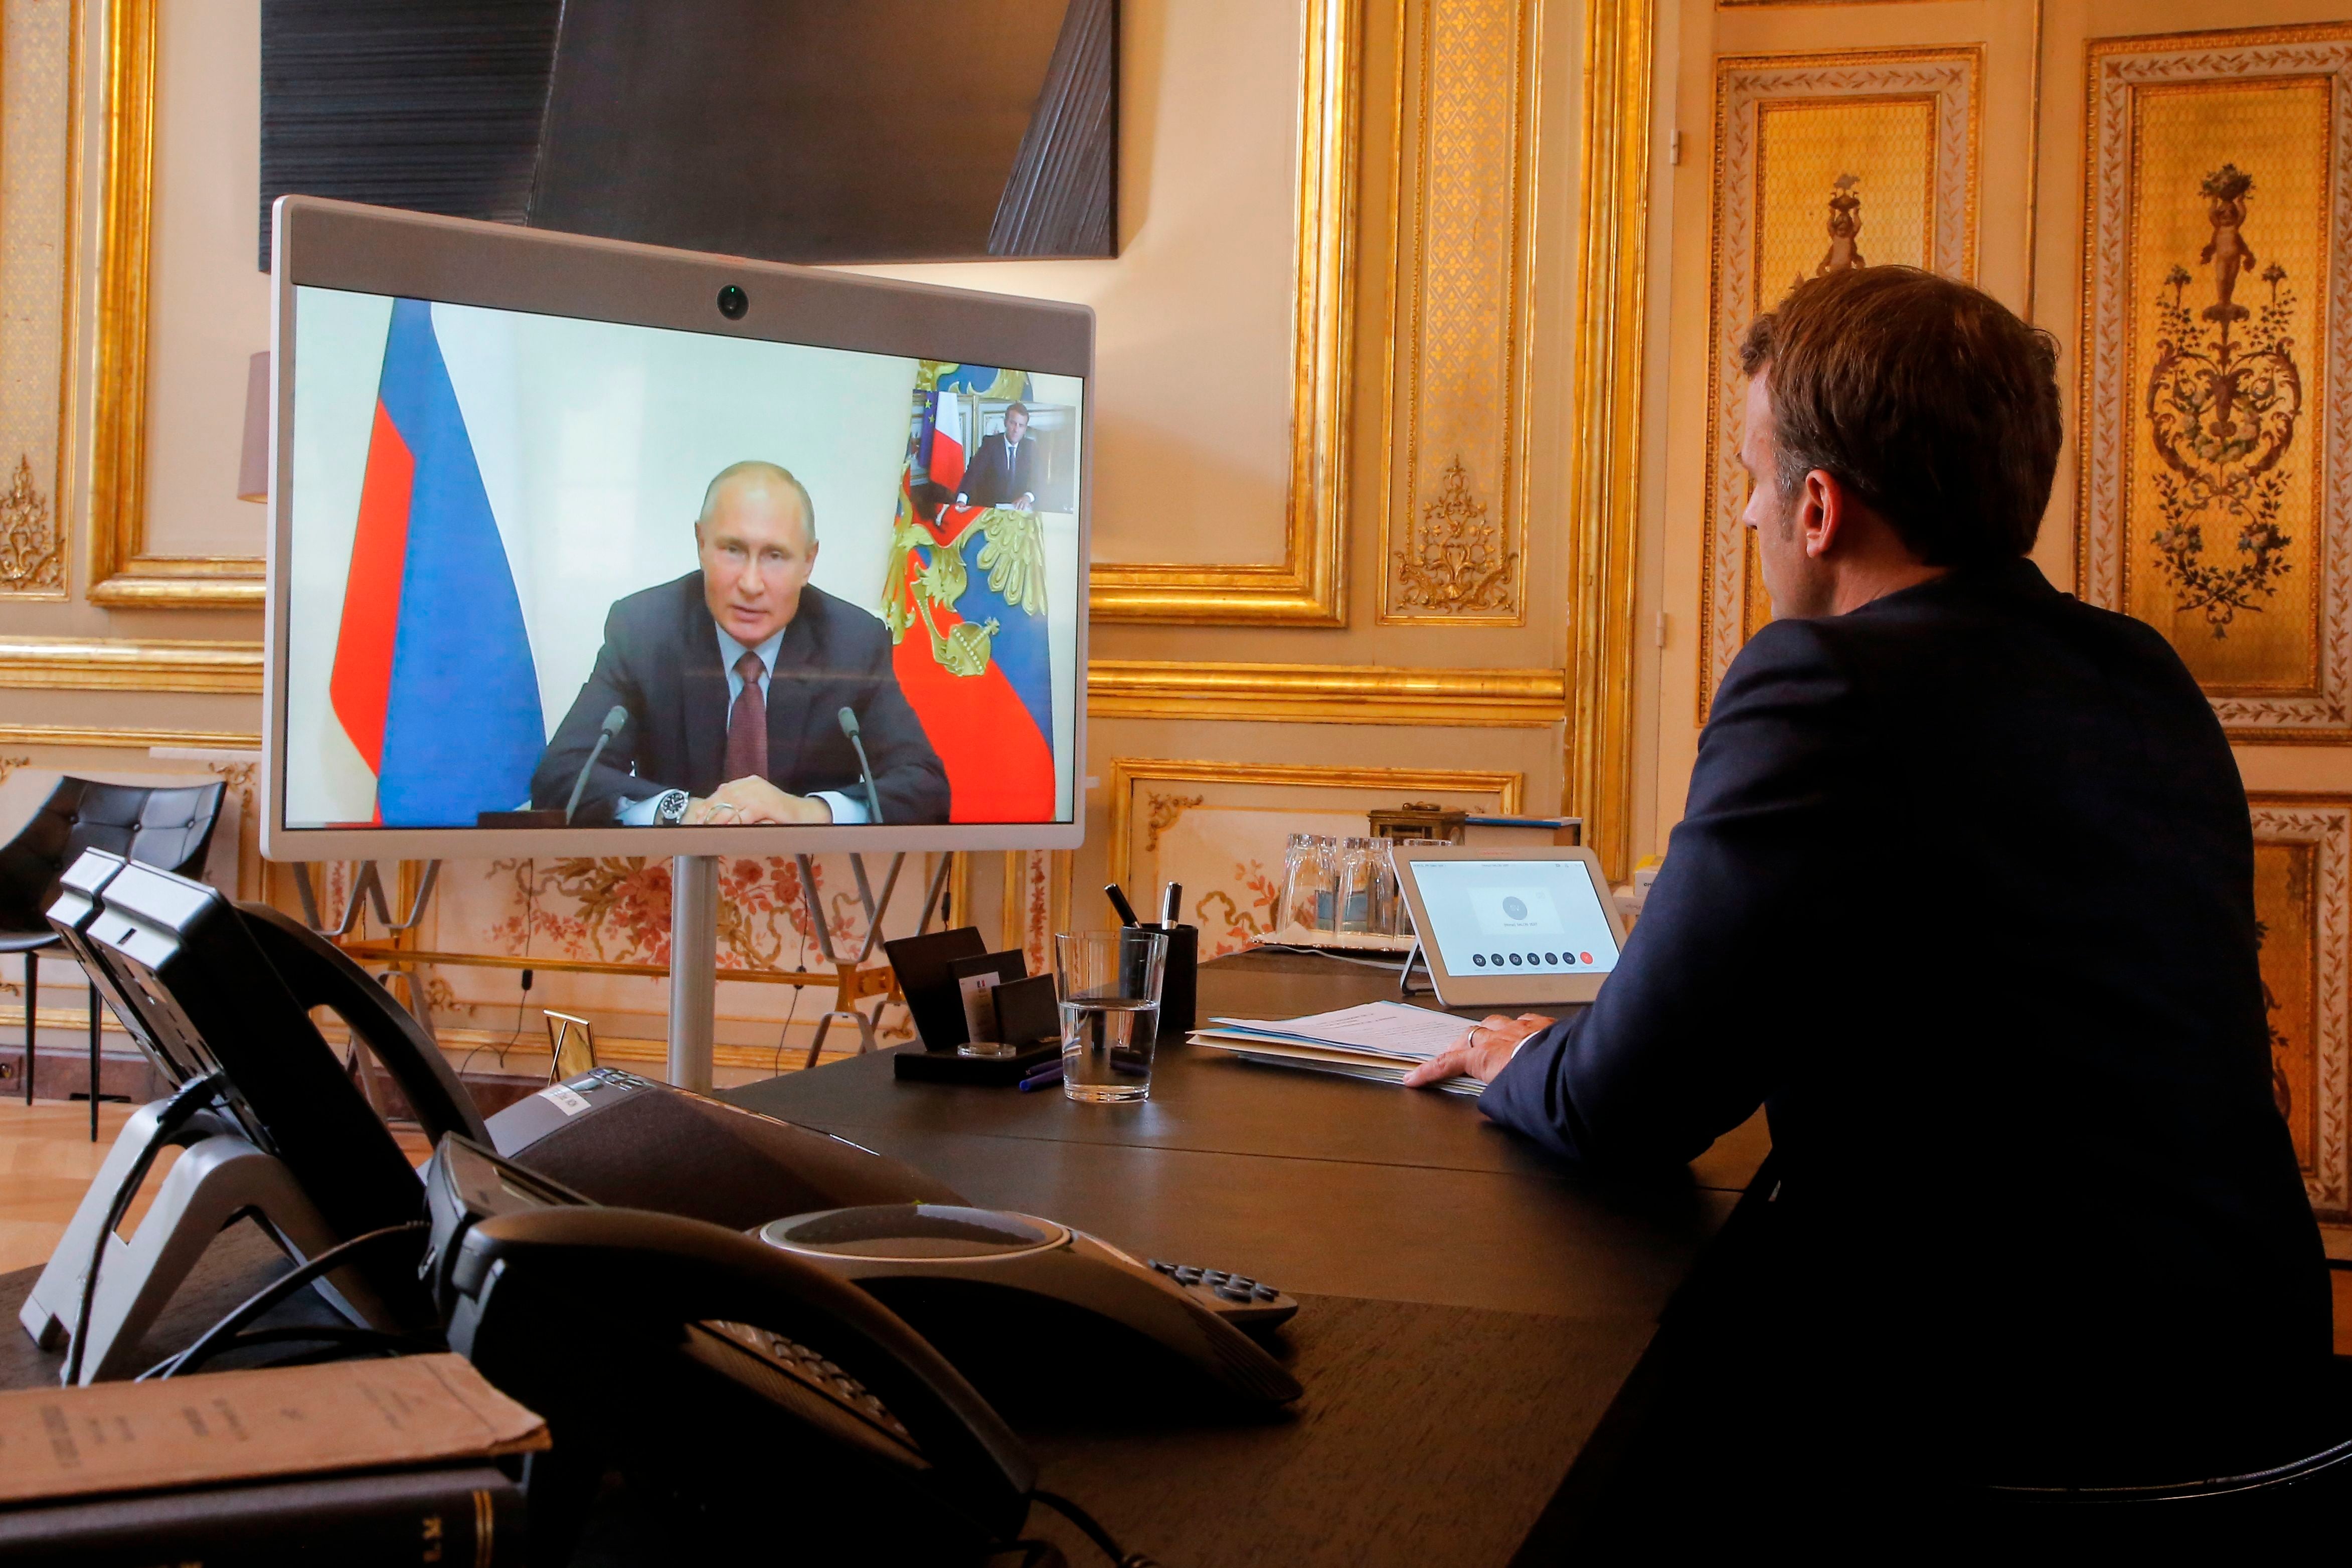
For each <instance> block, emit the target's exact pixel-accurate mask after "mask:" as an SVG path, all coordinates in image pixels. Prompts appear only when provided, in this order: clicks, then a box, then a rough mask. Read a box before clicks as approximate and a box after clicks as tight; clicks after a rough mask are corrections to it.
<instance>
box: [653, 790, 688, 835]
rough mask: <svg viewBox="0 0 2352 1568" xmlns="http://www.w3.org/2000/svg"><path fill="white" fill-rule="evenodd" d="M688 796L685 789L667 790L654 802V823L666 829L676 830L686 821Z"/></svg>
mask: <svg viewBox="0 0 2352 1568" xmlns="http://www.w3.org/2000/svg"><path fill="white" fill-rule="evenodd" d="M686 801H687V794H686V791H685V790H683V789H666V790H664V791H662V794H661V798H660V799H659V800H656V801H655V802H654V821H656V822H659V823H660V824H661V825H662V826H663V827H665V828H675V827H677V825H678V824H679V823H680V822H683V821H686Z"/></svg>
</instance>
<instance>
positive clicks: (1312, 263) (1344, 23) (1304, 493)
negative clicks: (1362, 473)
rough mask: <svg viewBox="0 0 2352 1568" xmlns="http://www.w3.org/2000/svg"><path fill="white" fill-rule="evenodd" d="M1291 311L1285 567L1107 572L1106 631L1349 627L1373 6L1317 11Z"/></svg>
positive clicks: (1310, 39) (1099, 601) (1324, 1)
mask: <svg viewBox="0 0 2352 1568" xmlns="http://www.w3.org/2000/svg"><path fill="white" fill-rule="evenodd" d="M1306 5H1307V15H1306V50H1305V56H1306V59H1305V67H1304V69H1303V71H1302V74H1301V87H1300V101H1301V110H1300V115H1299V125H1298V216H1297V253H1296V254H1297V274H1298V277H1297V303H1296V305H1295V307H1294V308H1293V312H1292V321H1293V328H1292V342H1293V347H1292V350H1291V414H1290V497H1289V501H1288V504H1287V507H1286V517H1285V522H1284V534H1283V553H1282V564H1281V565H1279V566H1190V565H1171V564H1156V563H1150V562H1139V563H1138V562H1116V563H1114V562H1105V561H1099V560H1097V561H1096V562H1095V563H1094V570H1093V572H1092V574H1091V577H1090V579H1089V581H1088V584H1087V605H1088V608H1089V609H1090V610H1091V612H1092V613H1093V616H1094V618H1095V619H1096V620H1097V621H1106V622H1109V621H1142V622H1159V623H1171V622H1172V623H1175V624H1180V625H1194V626H1217V625H1254V624H1265V623H1268V622H1273V623H1277V624H1282V625H1292V626H1343V625H1345V624H1346V623H1347V620H1348V551H1347V517H1348V456H1349V437H1348V418H1349V370H1350V363H1349V361H1350V358H1351V356H1350V354H1349V344H1350V342H1351V340H1352V338H1353V334H1354V330H1355V293H1356V288H1355V262H1356V257H1355V252H1356V246H1355V229H1356V165H1357V151H1358V149H1357V133H1358V127H1359V122H1360V119H1361V109H1362V92H1363V63H1362V47H1363V16H1362V7H1363V0H1306Z"/></svg>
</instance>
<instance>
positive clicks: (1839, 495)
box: [1797, 468, 1849, 560]
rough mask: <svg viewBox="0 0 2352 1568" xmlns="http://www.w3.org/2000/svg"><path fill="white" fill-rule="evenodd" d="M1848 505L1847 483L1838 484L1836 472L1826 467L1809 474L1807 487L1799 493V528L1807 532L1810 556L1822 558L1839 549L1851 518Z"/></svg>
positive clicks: (1805, 535) (1811, 557) (1806, 477)
mask: <svg viewBox="0 0 2352 1568" xmlns="http://www.w3.org/2000/svg"><path fill="white" fill-rule="evenodd" d="M1848 505H1849V497H1847V495H1846V493H1845V486H1843V485H1841V484H1839V483H1838V480H1837V476H1836V475H1834V474H1832V473H1831V472H1830V471H1829V470H1827V469H1826V468H1814V469H1811V470H1809V471H1808V472H1807V473H1806V475H1805V479H1804V488H1803V489H1802V490H1801V491H1799V492H1798V495H1797V527H1798V528H1799V530H1800V531H1801V533H1802V534H1803V535H1804V539H1805V554H1806V556H1807V557H1808V558H1809V559H1813V560H1819V559H1822V557H1823V556H1825V555H1827V554H1829V553H1830V551H1832V550H1833V549H1836V548H1837V542H1838V537H1839V535H1840V534H1842V533H1843V531H1844V529H1845V526H1846V523H1847V521H1848V517H1847V513H1846V508H1847V506H1848Z"/></svg>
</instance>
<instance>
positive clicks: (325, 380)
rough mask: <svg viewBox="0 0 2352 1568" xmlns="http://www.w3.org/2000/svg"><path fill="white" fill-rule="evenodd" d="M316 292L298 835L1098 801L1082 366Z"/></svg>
mask: <svg viewBox="0 0 2352 1568" xmlns="http://www.w3.org/2000/svg"><path fill="white" fill-rule="evenodd" d="M294 309H295V332H294V334H293V340H294V344H295V348H294V364H293V378H294V389H293V431H292V435H291V447H292V456H291V462H292V468H291V476H290V489H291V500H290V529H289V545H288V548H287V550H286V555H285V559H284V563H283V568H284V570H286V572H287V573H288V576H289V599H288V604H289V610H288V618H287V632H286V639H287V642H286V660H285V669H286V672H287V676H286V680H287V686H286V693H287V698H286V700H287V731H288V738H287V758H286V822H287V825H288V826H289V827H291V828H341V827H371V826H382V827H416V828H448V827H473V826H486V827H530V826H556V825H561V824H563V823H566V822H569V823H570V824H571V825H573V826H581V827H612V826H615V825H627V826H648V827H650V826H659V825H663V824H673V823H686V824H708V825H729V824H738V823H740V824H743V825H769V824H775V823H824V822H837V823H851V824H855V823H873V822H881V823H888V824H895V825H911V824H929V823H945V822H957V823H1022V822H1067V821H1072V820H1073V817H1074V807H1075V793H1074V779H1073V775H1074V772H1075V770H1076V764H1075V759H1074V758H1073V757H1072V755H1071V752H1072V737H1073V734H1074V725H1075V713H1076V701H1077V698H1078V695H1079V694H1078V690H1077V685H1076V682H1077V680H1078V678H1079V675H1080V672H1079V671H1078V669H1077V668H1076V643H1077V624H1078V622H1077V617H1078V615H1079V614H1080V613H1081V612H1082V610H1083V605H1084V594H1085V584H1084V583H1083V582H1082V581H1081V580H1080V577H1079V560H1080V551H1079V535H1078V517H1077V507H1078V497H1079V496H1080V494H1081V493H1082V491H1081V486H1080V484H1079V477H1080V476H1079V474H1078V461H1079V453H1080V451H1081V449H1082V448H1081V443H1080V440H1079V435H1080V431H1081V428H1082V422H1083V420H1084V419H1085V417H1086V386H1085V382H1083V381H1082V380H1081V379H1079V378H1076V377H1072V376H1056V375H1045V374H1033V373H1031V372H1028V371H1023V370H1021V369H1019V368H1018V367H1008V366H994V365H970V364H960V363H955V362H950V361H929V360H910V359H899V358H894V357H891V356H887V355H880V354H869V353H857V352H851V351H847V350H837V349H827V348H816V347H811V346H804V345H800V344H792V343H777V342H767V341H759V340H746V339H741V338H733V337H720V336H717V335H713V334H706V333H698V332H688V331H676V330H668V329H656V328H647V327H639V326H629V325H622V324H617V323H613V322H604V321H593V320H582V319H572V318H566V317H555V316H545V315H535V314H530V313H525V312H520V311H510V310H493V309H485V308H476V307H471V306H458V305H450V304H446V303H435V302H432V301H427V300H421V299H395V298H385V297H383V296H380V295H372V294H358V293H351V292H346V291H341V290H336V289H326V288H316V287H296V288H295V290H294ZM861 748H862V752H863V756H862V757H861V755H860V753H861Z"/></svg>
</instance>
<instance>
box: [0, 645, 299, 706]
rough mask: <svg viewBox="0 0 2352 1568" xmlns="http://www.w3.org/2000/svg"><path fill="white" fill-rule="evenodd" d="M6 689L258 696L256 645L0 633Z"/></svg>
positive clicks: (0, 670) (0, 669)
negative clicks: (208, 693)
mask: <svg viewBox="0 0 2352 1568" xmlns="http://www.w3.org/2000/svg"><path fill="white" fill-rule="evenodd" d="M0 687H15V688H17V689H20V690H31V691H138V692H229V693H235V694H238V695H258V694H259V692H260V690H261V644H260V643H201V642H177V641H173V640H170V639H166V638H152V639H145V640H141V639H135V638H128V637H12V636H6V635H0Z"/></svg>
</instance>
